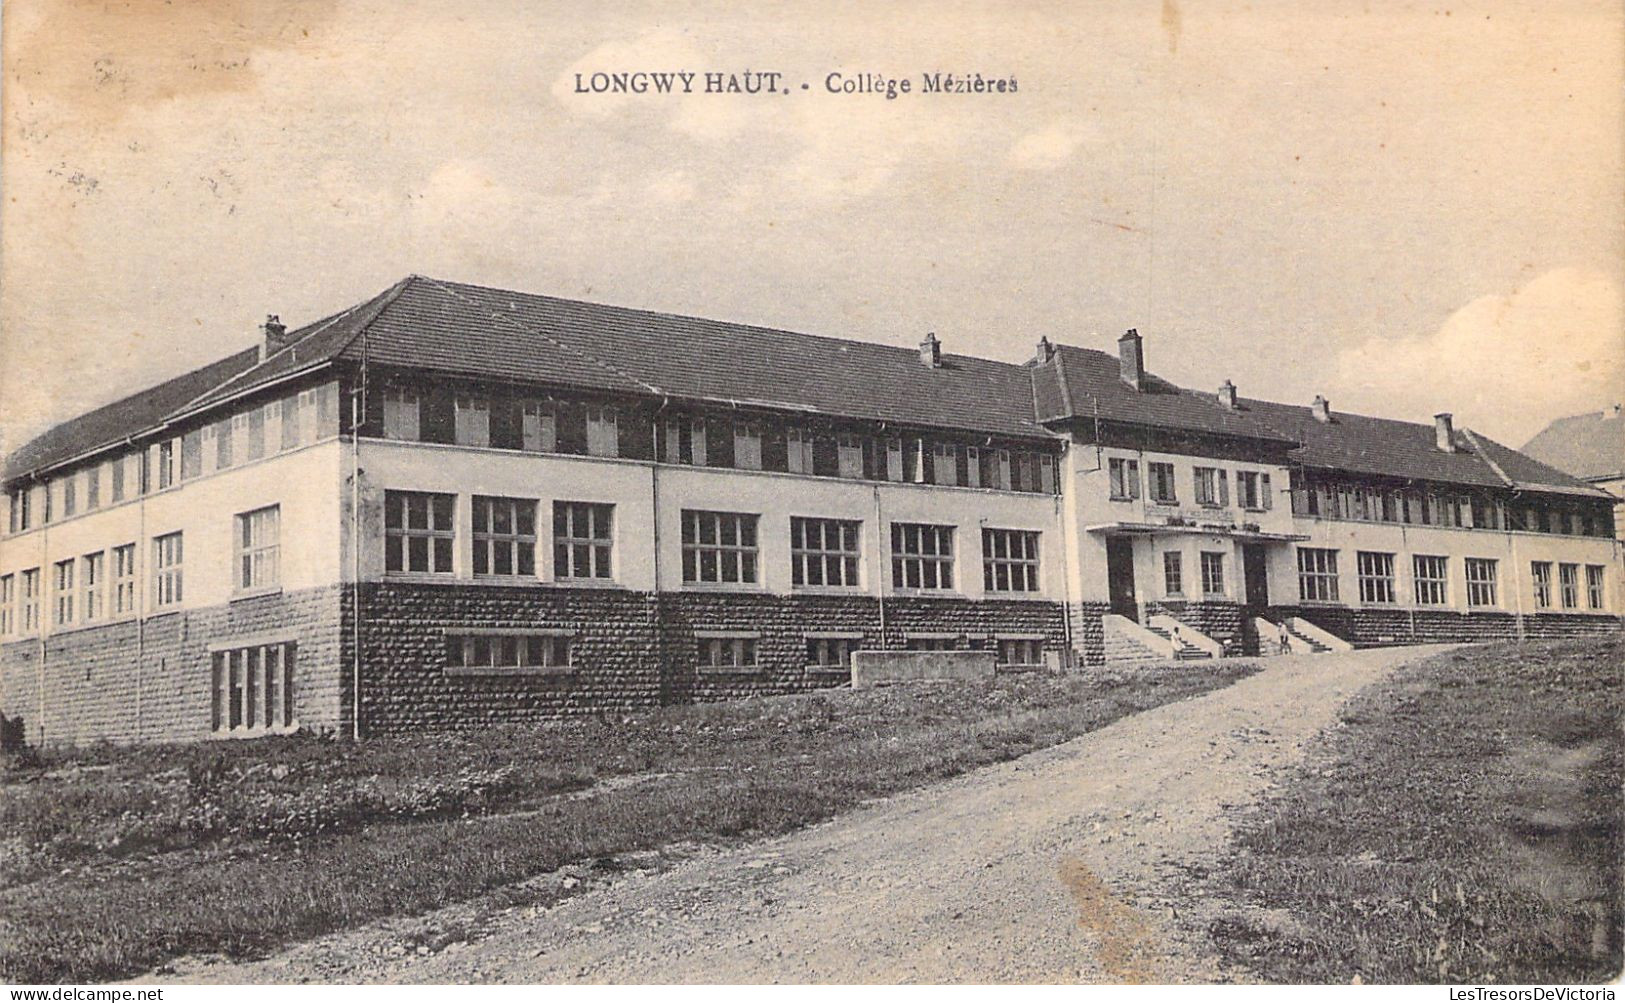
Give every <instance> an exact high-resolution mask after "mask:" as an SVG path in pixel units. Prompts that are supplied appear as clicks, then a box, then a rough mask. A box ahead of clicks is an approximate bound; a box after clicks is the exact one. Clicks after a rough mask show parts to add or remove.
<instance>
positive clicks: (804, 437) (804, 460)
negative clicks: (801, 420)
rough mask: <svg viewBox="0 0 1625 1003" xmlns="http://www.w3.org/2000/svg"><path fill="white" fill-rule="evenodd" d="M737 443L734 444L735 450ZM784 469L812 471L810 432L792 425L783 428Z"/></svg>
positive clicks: (791, 471) (798, 472) (796, 471)
mask: <svg viewBox="0 0 1625 1003" xmlns="http://www.w3.org/2000/svg"><path fill="white" fill-rule="evenodd" d="M738 448H739V444H738V443H737V442H736V443H735V444H734V449H735V450H737V449H738ZM784 450H785V469H786V470H788V471H790V473H792V474H810V473H812V472H813V437H812V433H810V432H808V431H806V430H805V429H801V428H796V427H794V426H792V427H790V428H786V429H785V430H784Z"/></svg>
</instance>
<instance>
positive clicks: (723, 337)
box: [5, 276, 1617, 494]
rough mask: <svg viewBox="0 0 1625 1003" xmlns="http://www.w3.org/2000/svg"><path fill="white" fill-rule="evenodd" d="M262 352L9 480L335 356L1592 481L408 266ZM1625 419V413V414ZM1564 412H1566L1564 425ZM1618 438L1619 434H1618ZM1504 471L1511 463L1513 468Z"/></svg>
mask: <svg viewBox="0 0 1625 1003" xmlns="http://www.w3.org/2000/svg"><path fill="white" fill-rule="evenodd" d="M287 341H288V344H289V347H287V348H284V349H282V350H281V351H279V352H276V353H275V354H272V355H270V356H268V357H266V358H264V359H261V358H260V357H259V351H258V350H257V349H248V350H246V351H243V352H239V353H237V354H236V355H232V356H229V357H228V358H225V359H222V360H220V361H219V362H216V363H213V364H211V365H209V366H205V367H203V368H201V369H197V370H194V371H192V372H190V373H187V374H186V375H184V376H180V377H177V378H175V379H173V380H170V381H167V382H165V383H163V384H160V385H158V386H156V387H153V388H152V389H150V390H146V391H143V392H142V393H140V394H136V395H134V396H132V397H128V398H125V399H124V400H121V401H118V402H116V403H114V404H110V405H108V406H106V407H104V408H100V409H97V410H96V411H92V412H90V413H89V414H86V415H83V416H81V417H79V418H76V419H74V420H73V421H70V422H67V423H65V424H63V425H59V426H57V427H56V428H53V429H51V430H50V431H49V432H47V433H45V434H44V435H42V436H40V437H39V438H37V439H35V440H33V441H32V442H30V443H28V444H27V445H25V446H23V447H22V448H21V449H19V450H17V451H16V452H15V453H13V454H12V456H11V457H10V458H9V460H8V462H7V463H6V467H5V477H6V478H7V479H8V480H9V479H12V478H15V477H18V476H22V475H25V474H27V473H30V472H33V471H38V470H41V469H44V468H47V467H51V466H54V465H57V464H60V463H63V462H66V461H69V460H72V459H74V458H75V457H78V456H83V455H86V454H88V453H90V452H93V451H95V450H97V449H101V448H105V447H108V446H111V445H114V444H116V443H119V442H122V441H124V440H125V438H126V437H128V436H131V435H138V434H141V433H143V432H146V431H150V430H153V429H155V428H158V427H159V426H161V425H163V424H165V423H167V422H174V421H178V420H180V419H183V418H185V417H187V416H190V415H192V414H195V413H197V412H201V411H203V410H206V409H208V408H211V407H213V406H216V405H219V404H222V403H224V402H226V401H228V400H231V399H233V398H235V397H237V396H239V395H242V394H246V393H249V392H252V391H253V390H255V389H257V388H261V387H265V386H267V385H269V384H271V383H274V382H276V381H279V380H282V379H286V378H288V377H292V376H296V375H299V374H301V373H304V372H306V371H309V370H311V369H313V368H316V367H321V366H325V365H328V364H331V363H334V362H339V361H345V362H360V361H363V360H364V361H367V362H369V363H372V364H376V365H383V366H401V367H410V368H418V369H429V370H433V371H436V372H441V373H446V374H452V375H465V376H468V377H471V378H483V379H494V380H509V381H515V382H522V383H536V384H544V385H553V386H560V387H569V388H575V389H584V390H589V391H600V392H605V393H612V394H618V395H625V394H635V395H643V396H651V397H665V398H673V399H679V400H694V401H720V402H727V403H732V404H737V405H741V406H757V407H767V408H775V409H781V410H788V411H795V412H804V413H810V414H825V415H830V416H838V417H846V418H857V419H865V420H871V421H881V422H890V423H894V424H898V425H905V426H925V427H936V428H948V429H960V430H964V431H968V432H977V433H983V434H989V435H1007V436H1030V437H1042V436H1046V435H1049V434H1050V432H1049V430H1048V428H1047V427H1046V423H1056V422H1069V421H1078V420H1090V419H1096V418H1098V419H1100V420H1102V421H1111V422H1123V423H1128V424H1134V425H1141V426H1150V427H1155V428H1163V429H1171V430H1175V431H1186V432H1194V433H1201V434H1208V435H1216V436H1227V437H1238V438H1246V439H1251V440H1255V441H1265V442H1274V443H1278V444H1281V445H1286V446H1292V447H1293V453H1292V455H1293V456H1294V457H1295V458H1296V459H1297V460H1298V461H1299V462H1301V463H1303V464H1305V465H1308V466H1317V467H1332V468H1339V469H1346V470H1351V471H1355V472H1359V473H1368V474H1378V475H1384V476H1391V477H1402V478H1409V479H1420V480H1434V481H1444V482H1450V483H1459V484H1469V485H1483V486H1503V485H1507V486H1516V487H1529V488H1535V487H1538V488H1540V489H1541V490H1551V491H1561V492H1569V493H1586V494H1591V493H1596V492H1595V489H1592V488H1590V487H1588V486H1586V485H1584V484H1582V483H1581V482H1579V481H1577V480H1575V479H1574V478H1572V477H1569V476H1567V475H1565V474H1563V473H1560V472H1559V471H1556V470H1553V469H1551V468H1550V467H1547V466H1545V465H1544V464H1541V463H1539V462H1538V461H1536V460H1533V459H1530V458H1529V457H1526V456H1522V455H1520V454H1518V453H1517V452H1515V451H1513V450H1510V449H1508V448H1507V447H1505V446H1501V445H1500V444H1498V443H1493V442H1491V441H1490V440H1487V439H1483V438H1482V437H1472V436H1469V435H1465V434H1458V437H1457V451H1456V452H1454V453H1446V452H1443V451H1440V450H1438V449H1436V448H1434V439H1433V435H1434V432H1433V427H1432V426H1430V425H1419V424H1414V423H1410V422H1399V421H1390V420H1388V419H1383V418H1369V417H1365V416H1362V415H1352V414H1341V413H1337V414H1335V415H1334V417H1333V420H1332V421H1330V422H1327V423H1322V422H1318V421H1316V420H1315V419H1314V417H1313V416H1312V415H1311V414H1310V411H1309V409H1308V408H1302V407H1295V406H1292V405H1286V404H1275V403H1270V402H1267V401H1257V400H1242V401H1240V402H1239V406H1238V407H1236V408H1234V409H1231V408H1226V407H1223V406H1221V405H1220V404H1219V402H1218V400H1217V399H1216V397H1215V395H1214V394H1211V393H1201V392H1197V391H1193V390H1188V389H1185V388H1182V387H1179V386H1175V385H1174V384H1172V383H1169V382H1168V381H1166V380H1163V379H1160V378H1158V377H1156V376H1152V375H1149V374H1147V375H1146V376H1145V377H1144V379H1143V380H1142V382H1141V388H1140V389H1138V390H1136V389H1134V388H1132V387H1130V386H1128V385H1127V384H1126V383H1124V382H1123V380H1122V378H1121V375H1120V373H1121V370H1120V364H1119V360H1118V358H1117V357H1116V356H1114V355H1109V354H1107V353H1104V352H1098V351H1093V350H1090V349H1084V348H1076V347H1072V346H1068V345H1058V346H1055V347H1054V350H1053V351H1052V352H1050V353H1048V358H1046V359H1043V360H1035V361H1034V362H1033V363H1029V364H1026V365H1014V364H1010V363H1004V362H995V361H992V360H988V359H979V358H975V357H972V356H966V355H950V354H946V353H944V354H942V355H941V357H940V360H941V361H940V365H937V366H929V365H926V364H925V363H924V362H922V360H921V356H920V353H919V352H918V351H916V350H914V349H908V348H898V347H893V346H888V345H877V344H874V343H871V342H864V341H852V340H845V339H839V338H829V337H822V336H817V335H808V334H798V333H795V332H791V331H783V330H778V329H775V328H767V327H757V326H753V325H749V324H735V323H730V322H726V321H716V320H706V319H703V318H698V317H682V316H676V315H673V314H665V313H655V312H652V311H647V310H634V309H629V308H626V307H617V306H606V305H603V304H598V303H585V302H581V301H578V300H567V299H559V298H557V297H552V296H539V295H535V294H532V293H521V292H510V291H506V290H500V289H490V288H485V287H482V286H473V285H466V284H463V283H455V282H445V281H440V280H437V279H430V278H424V277H422V276H409V277H408V278H406V279H403V280H401V281H400V282H397V283H396V284H395V285H393V286H391V287H390V288H389V289H386V290H385V291H384V292H382V293H380V294H378V295H377V296H374V297H373V298H371V299H369V300H366V301H364V302H362V303H358V304H356V305H355V306H353V307H350V308H349V309H347V310H343V311H340V312H339V313H337V314H334V315H332V316H330V317H326V318H323V319H322V320H320V321H317V322H316V323H314V324H310V325H307V326H305V327H304V328H301V329H299V330H296V331H294V332H293V333H292V335H291V336H290V337H289V338H288V339H287ZM1616 424H1617V419H1616ZM1554 427H1556V426H1554ZM1615 441H1616V442H1617V433H1616V440H1615ZM1503 474H1505V476H1503Z"/></svg>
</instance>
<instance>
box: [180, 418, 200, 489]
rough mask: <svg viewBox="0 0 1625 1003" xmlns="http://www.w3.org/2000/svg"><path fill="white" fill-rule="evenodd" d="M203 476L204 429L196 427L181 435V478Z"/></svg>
mask: <svg viewBox="0 0 1625 1003" xmlns="http://www.w3.org/2000/svg"><path fill="white" fill-rule="evenodd" d="M201 476H203V430H202V429H200V428H194V429H192V430H191V431H190V432H187V433H186V434H185V435H183V436H181V480H183V481H189V480H191V479H192V478H194V477H201Z"/></svg>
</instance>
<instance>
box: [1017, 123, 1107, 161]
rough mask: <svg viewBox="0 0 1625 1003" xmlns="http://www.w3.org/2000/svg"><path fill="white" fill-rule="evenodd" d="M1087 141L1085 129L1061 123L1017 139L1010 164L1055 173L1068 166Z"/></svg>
mask: <svg viewBox="0 0 1625 1003" xmlns="http://www.w3.org/2000/svg"><path fill="white" fill-rule="evenodd" d="M1086 139H1088V136H1087V135H1086V134H1085V133H1084V131H1083V130H1082V129H1079V128H1078V127H1077V126H1074V125H1070V124H1068V123H1065V122H1058V123H1056V124H1055V125H1052V126H1050V127H1049V128H1047V129H1044V130H1042V131H1040V132H1030V133H1028V134H1027V135H1025V136H1023V137H1021V138H1020V139H1018V140H1016V144H1015V145H1014V146H1012V147H1011V148H1010V156H1009V161H1010V165H1011V166H1012V167H1017V168H1020V169H1021V170H1026V171H1053V170H1054V169H1055V168H1057V167H1059V166H1061V165H1062V164H1064V163H1066V161H1067V160H1068V159H1069V158H1070V157H1071V156H1072V153H1073V151H1074V150H1076V149H1077V148H1078V147H1079V146H1081V145H1082V144H1083V142H1084V141H1085V140H1086Z"/></svg>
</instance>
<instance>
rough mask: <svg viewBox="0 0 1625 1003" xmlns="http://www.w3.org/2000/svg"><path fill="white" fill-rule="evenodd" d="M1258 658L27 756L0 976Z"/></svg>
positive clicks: (480, 889) (317, 901)
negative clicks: (459, 727) (508, 723)
mask: <svg viewBox="0 0 1625 1003" xmlns="http://www.w3.org/2000/svg"><path fill="white" fill-rule="evenodd" d="M1256 670H1257V668H1256V666H1254V665H1251V664H1247V663H1232V662H1229V661H1225V662H1219V663H1212V662H1208V663H1200V662H1199V663H1193V664H1191V665H1180V666H1159V667H1156V668H1154V669H1151V668H1148V669H1142V670H1115V671H1112V672H1105V671H1100V670H1096V671H1093V672H1091V674H1090V675H1089V676H1088V677H1087V678H1080V677H1073V678H1058V677H1050V676H1036V675H1035V676H1021V677H1010V678H1000V679H999V680H997V681H994V682H991V683H975V684H972V683H960V684H936V685H929V686H910V687H906V688H905V687H898V688H891V689H881V690H864V691H853V690H849V689H848V690H834V691H827V692H821V693H814V694H807V695H804V696H796V697H782V698H773V699H763V700H750V701H743V702H739V703H732V704H714V705H708V706H698V707H673V708H665V709H662V710H659V711H654V712H650V713H646V714H639V715H635V716H631V717H626V718H616V719H613V720H597V721H590V722H580V723H572V724H566V725H559V726H556V727H545V728H508V729H498V730H492V731H486V732H481V733H472V734H462V735H441V736H420V737H415V738H399V739H380V740H376V741H370V742H365V743H361V744H359V745H355V744H347V743H342V742H331V741H325V740H321V739H316V738H308V737H295V738H289V739H266V740H260V741H254V742H234V743H212V744H202V745H192V746H180V747H166V748H151V749H141V750H114V749H100V750H90V751H85V752H78V753H72V754H68V753H45V754H43V755H40V756H26V755H25V756H24V757H22V758H18V759H14V760H12V761H11V762H9V763H8V764H7V766H6V769H5V771H4V773H3V775H0V833H4V834H5V836H4V840H5V842H4V843H3V844H0V979H4V980H9V981H16V982H46V981H58V980H73V981H93V980H101V979H108V978H113V977H117V976H121V975H127V974H131V973H135V972H139V971H141V970H144V969H147V968H150V967H152V966H154V965H157V964H159V963H161V962H163V961H165V960H166V959H169V958H172V957H176V956H179V955H181V954H186V953H202V952H220V953H224V954H226V955H228V956H232V957H246V956H252V955H255V954H258V953H262V952H265V951H267V950H269V949H271V948H274V947H276V946H278V945H281V944H286V943H289V942H292V941H296V940H299V939H303V938H308V937H311V936H314V935H317V934H321V933H324V932H328V931H332V930H336V929H341V928H346V927H350V926H354V925H356V924H360V923H363V922H366V921H368V920H372V919H376V918H380V917H384V916H389V915H402V914H412V913H418V912H423V911H426V910H429V909H433V908H435V907H438V906H442V905H445V904H448V903H451V902H455V901H460V900H464V899H469V898H472V897H475V896H478V895H481V894H482V893H485V892H489V891H493V890H496V889H499V888H507V889H508V892H507V893H508V894H514V892H513V890H512V887H511V886H512V885H513V884H514V883H515V882H518V881H520V880H522V879H524V878H527V877H530V876H533V875H537V874H542V873H546V872H550V871H553V870H556V869H558V868H559V867H561V866H564V865H566V864H572V863H577V862H582V861H595V860H596V861H608V860H609V859H610V858H613V857H614V856H615V855H616V854H624V853H632V852H638V851H646V850H650V849H653V848H657V847H661V846H669V845H672V844H676V843H679V842H687V841H699V842H724V841H728V840H734V839H740V838H750V837H754V836H760V835H770V834H775V833H780V832H784V831H787V830H790V829H794V828H797V827H800V826H804V825H807V824H810V823H813V822H816V821H820V820H822V819H825V818H828V817H830V816H831V815H833V814H835V813H837V812H839V811H842V810H844V809H847V808H851V807H853V806H855V805H857V804H859V803H860V802H862V801H864V800H866V799H869V798H873V797H876V796H880V795H885V794H890V793H894V792H897V791H900V790H904V789H908V788H911V787H916V786H918V785H920V784H924V783H927V782H929V781H933V780H938V779H941V778H945V777H950V776H954V775H956V774H959V773H963V772H965V771H968V770H971V769H974V768H975V767H978V766H982V765H985V764H988V763H993V762H998V761H1002V760H1007V759H1012V758H1014V757H1016V756H1020V755H1022V754H1024V753H1027V752H1030V751H1033V750H1035V749H1040V748H1044V747H1046V746H1050V745H1054V744H1056V743H1059V742H1063V741H1066V740H1067V739H1070V738H1073V737H1075V736H1077V735H1080V734H1083V733H1084V732H1087V731H1091V730H1093V729H1096V728H1100V727H1102V726H1104V725H1106V724H1109V723H1111V722H1112V721H1114V720H1117V719H1118V718H1120V717H1123V716H1124V715H1127V714H1132V713H1135V712H1137V711H1141V710H1146V709H1149V708H1151V707H1155V706H1158V705H1161V704H1165V703H1168V702H1170V701H1173V700H1180V699H1184V698H1186V697H1190V696H1194V695H1197V694H1200V693H1205V692H1208V691H1210V690H1212V689H1214V688H1217V687H1219V686H1223V685H1227V684H1228V683H1230V682H1233V681H1234V680H1236V679H1238V678H1241V677H1243V676H1246V675H1249V674H1251V673H1252V672H1254V671H1256Z"/></svg>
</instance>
